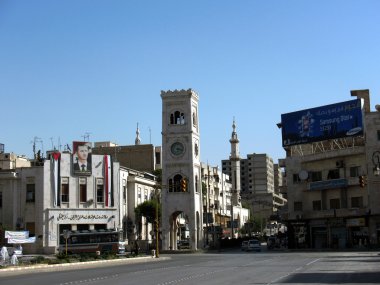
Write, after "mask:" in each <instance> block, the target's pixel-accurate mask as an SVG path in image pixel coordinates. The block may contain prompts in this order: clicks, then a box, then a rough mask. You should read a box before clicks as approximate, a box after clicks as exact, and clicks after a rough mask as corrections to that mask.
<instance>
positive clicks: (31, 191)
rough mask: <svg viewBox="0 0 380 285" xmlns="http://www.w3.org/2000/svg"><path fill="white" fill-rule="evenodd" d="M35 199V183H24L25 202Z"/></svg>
mask: <svg viewBox="0 0 380 285" xmlns="http://www.w3.org/2000/svg"><path fill="white" fill-rule="evenodd" d="M35 200H36V185H35V184H26V202H34V201H35Z"/></svg>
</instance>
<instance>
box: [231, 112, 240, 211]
mask: <svg viewBox="0 0 380 285" xmlns="http://www.w3.org/2000/svg"><path fill="white" fill-rule="evenodd" d="M230 143H231V156H230V161H231V176H232V177H231V179H232V190H233V192H232V205H233V206H241V198H240V191H241V186H240V154H239V139H238V136H237V133H236V124H235V118H234V120H233V123H232V134H231V139H230Z"/></svg>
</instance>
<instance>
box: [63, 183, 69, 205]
mask: <svg viewBox="0 0 380 285" xmlns="http://www.w3.org/2000/svg"><path fill="white" fill-rule="evenodd" d="M61 179H62V180H61V201H62V203H68V202H69V179H68V178H67V177H65V178H63V177H62V178H61Z"/></svg>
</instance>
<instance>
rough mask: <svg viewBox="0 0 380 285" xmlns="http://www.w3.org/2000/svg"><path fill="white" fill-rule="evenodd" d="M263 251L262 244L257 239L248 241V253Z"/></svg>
mask: <svg viewBox="0 0 380 285" xmlns="http://www.w3.org/2000/svg"><path fill="white" fill-rule="evenodd" d="M251 250H253V251H261V243H260V241H259V240H257V239H251V240H249V241H248V251H251Z"/></svg>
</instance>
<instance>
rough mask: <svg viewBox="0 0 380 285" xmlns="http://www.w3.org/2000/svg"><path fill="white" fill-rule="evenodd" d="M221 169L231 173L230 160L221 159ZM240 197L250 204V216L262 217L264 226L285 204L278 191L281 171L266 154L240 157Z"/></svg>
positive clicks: (280, 183)
mask: <svg viewBox="0 0 380 285" xmlns="http://www.w3.org/2000/svg"><path fill="white" fill-rule="evenodd" d="M222 171H223V173H226V174H227V175H229V174H230V173H231V161H230V160H222ZM240 171H241V172H240V173H241V175H240V177H241V192H240V193H241V197H242V200H243V201H246V202H247V203H248V204H249V205H250V207H251V208H250V211H251V216H252V217H253V218H255V217H256V218H258V219H260V220H261V219H263V220H264V226H263V228H265V224H266V223H270V221H271V217H272V216H274V215H277V213H278V211H279V209H280V208H281V207H283V206H284V205H285V204H286V199H285V198H284V197H283V195H282V193H281V192H280V186H281V185H282V182H280V181H282V178H281V176H282V173H281V171H278V167H277V166H276V167H275V164H273V159H272V158H271V157H269V156H268V155H267V154H257V153H253V154H249V155H247V158H246V159H240Z"/></svg>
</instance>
